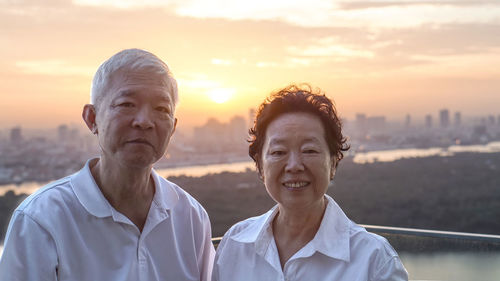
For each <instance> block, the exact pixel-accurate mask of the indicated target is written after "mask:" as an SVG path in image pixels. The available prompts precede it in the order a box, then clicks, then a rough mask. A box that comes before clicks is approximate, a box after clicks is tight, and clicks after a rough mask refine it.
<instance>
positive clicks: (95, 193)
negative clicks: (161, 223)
mask: <svg viewBox="0 0 500 281" xmlns="http://www.w3.org/2000/svg"><path fill="white" fill-rule="evenodd" d="M97 159H98V158H93V159H90V160H88V161H87V163H85V166H84V167H83V168H82V169H81V170H80V171H79V172H77V173H76V174H74V175H72V176H71V186H72V188H73V191H74V192H75V195H76V197H77V198H78V201H80V203H81V204H82V205H83V207H84V208H85V209H86V210H87V212H89V213H90V214H92V215H94V216H96V217H99V218H104V217H110V216H113V207H112V206H111V204H109V202H108V200H107V199H106V198H105V197H104V195H103V194H102V192H101V189H100V188H99V186H97V183H96V182H95V180H94V177H93V176H92V173H91V172H90V165H91V164H93V163H95V161H97ZM151 175H152V177H153V180H154V184H155V194H154V197H153V202H152V204H154V206H155V207H157V208H160V209H163V210H169V209H172V208H174V206H175V205H176V204H177V202H178V201H179V195H178V194H177V191H176V190H175V189H174V187H173V186H172V185H173V184H172V183H171V182H169V181H167V180H165V179H164V178H162V177H161V176H160V175H158V173H156V171H155V170H152V171H151Z"/></svg>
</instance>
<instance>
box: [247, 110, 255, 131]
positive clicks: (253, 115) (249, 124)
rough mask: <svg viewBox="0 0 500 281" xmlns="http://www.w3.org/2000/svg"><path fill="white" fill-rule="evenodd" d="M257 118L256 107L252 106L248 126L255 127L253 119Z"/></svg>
mask: <svg viewBox="0 0 500 281" xmlns="http://www.w3.org/2000/svg"><path fill="white" fill-rule="evenodd" d="M254 120H255V109H253V108H250V109H249V110H248V127H249V128H253V121H254Z"/></svg>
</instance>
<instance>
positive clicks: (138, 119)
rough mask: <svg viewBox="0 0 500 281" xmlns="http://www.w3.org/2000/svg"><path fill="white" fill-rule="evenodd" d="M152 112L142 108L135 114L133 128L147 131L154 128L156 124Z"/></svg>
mask: <svg viewBox="0 0 500 281" xmlns="http://www.w3.org/2000/svg"><path fill="white" fill-rule="evenodd" d="M151 114H152V113H151V111H150V110H149V109H147V108H145V107H143V108H140V109H139V110H137V111H136V112H135V115H134V120H133V121H132V126H133V127H135V128H139V129H142V130H147V129H150V128H153V126H154V122H153V117H152V116H151Z"/></svg>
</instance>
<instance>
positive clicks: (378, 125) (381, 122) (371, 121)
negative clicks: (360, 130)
mask: <svg viewBox="0 0 500 281" xmlns="http://www.w3.org/2000/svg"><path fill="white" fill-rule="evenodd" d="M365 123H366V127H367V128H368V129H371V130H381V129H384V128H385V116H373V117H368V118H366V122H365Z"/></svg>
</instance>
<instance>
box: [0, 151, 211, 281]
mask: <svg viewBox="0 0 500 281" xmlns="http://www.w3.org/2000/svg"><path fill="white" fill-rule="evenodd" d="M90 161H91V160H89V161H88V162H87V164H86V165H85V167H84V168H83V169H82V170H80V171H79V172H77V173H76V174H74V175H71V176H68V177H65V178H63V179H61V180H58V181H56V182H53V183H51V184H49V185H47V186H45V187H43V188H41V189H40V190H38V191H37V192H36V193H34V194H32V195H31V196H29V197H28V198H27V199H26V200H24V202H23V203H22V204H21V205H20V206H19V207H18V208H17V209H16V210H15V212H14V214H13V216H12V219H11V221H10V224H9V227H8V230H7V235H6V238H5V242H4V252H3V255H2V257H1V259H0V280H2V281H7V280H9V281H10V280H19V281H27V280H29V281H37V280H75V281H76V280H78V281H83V280H88V281H98V280H103V281H118V280H124V281H125V280H128V281H142V280H144V281H154V280H175V281H178V280H210V275H211V270H212V264H213V257H214V255H215V251H214V248H213V245H212V242H211V229H210V221H209V218H208V215H207V213H206V212H205V210H204V209H203V207H202V206H201V205H200V204H199V203H198V202H197V201H196V200H195V199H194V198H193V197H191V196H190V195H189V194H187V193H186V192H185V191H184V190H182V189H181V188H179V187H178V186H177V185H175V184H173V183H171V182H169V181H167V180H165V179H164V178H162V177H160V176H159V175H158V174H157V173H156V172H155V171H152V176H153V179H154V183H155V187H156V192H155V194H154V197H153V201H152V203H151V207H150V210H149V213H148V217H147V220H146V223H145V225H144V228H143V231H142V233H141V232H140V231H139V229H138V228H137V227H136V226H135V225H134V224H133V223H132V222H131V221H130V220H129V219H128V218H127V217H126V216H124V215H123V214H121V213H119V212H118V211H116V210H115V209H114V208H113V207H112V206H111V205H110V204H109V202H108V201H107V200H106V199H105V197H104V196H103V194H102V193H101V191H100V189H99V187H98V186H97V184H96V183H95V181H94V178H93V177H92V175H91V173H90V169H89V162H90Z"/></svg>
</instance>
